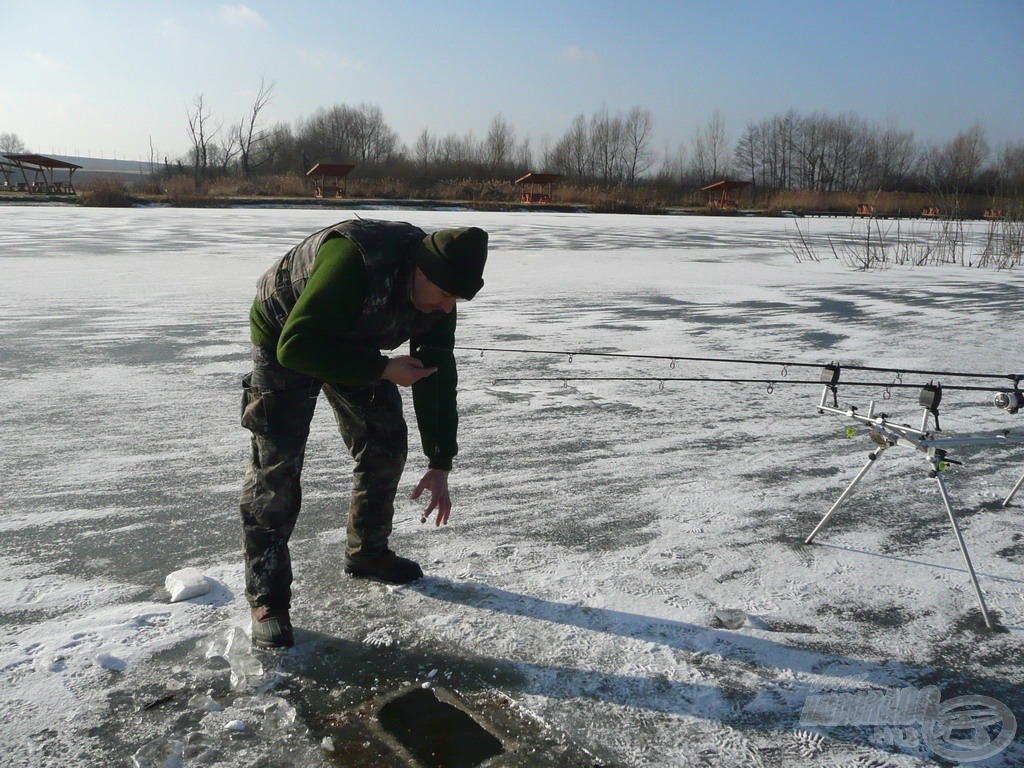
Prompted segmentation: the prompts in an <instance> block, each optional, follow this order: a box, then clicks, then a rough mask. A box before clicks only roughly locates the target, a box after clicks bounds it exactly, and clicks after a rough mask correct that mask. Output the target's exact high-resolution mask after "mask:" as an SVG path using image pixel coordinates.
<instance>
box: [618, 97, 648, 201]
mask: <svg viewBox="0 0 1024 768" xmlns="http://www.w3.org/2000/svg"><path fill="white" fill-rule="evenodd" d="M653 131H654V117H653V116H652V115H651V113H650V110H646V109H640V107H633V108H632V109H631V110H629V114H627V115H626V121H625V123H624V124H623V134H624V135H623V141H624V145H625V158H624V159H625V168H626V183H627V184H629V185H630V186H635V185H636V183H637V181H638V180H639V179H640V176H642V175H643V174H644V173H646V172H647V171H648V170H649V169H650V167H651V166H652V165H653V164H654V153H653V152H651V138H652V133H653Z"/></svg>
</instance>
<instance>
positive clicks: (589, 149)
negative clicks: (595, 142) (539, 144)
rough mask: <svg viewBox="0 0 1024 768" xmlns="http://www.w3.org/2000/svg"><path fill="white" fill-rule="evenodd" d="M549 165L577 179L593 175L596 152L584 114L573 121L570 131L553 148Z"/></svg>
mask: <svg viewBox="0 0 1024 768" xmlns="http://www.w3.org/2000/svg"><path fill="white" fill-rule="evenodd" d="M547 165H549V166H550V167H551V168H554V169H555V170H558V171H561V172H562V173H563V174H565V175H566V176H571V177H573V178H576V179H586V178H589V177H590V176H592V175H593V172H594V151H593V146H592V144H591V142H590V129H589V128H588V127H587V119H586V118H585V117H584V116H583V115H582V114H580V115H577V116H576V117H575V118H574V119H573V121H572V125H570V126H569V130H568V131H566V133H565V135H564V136H563V137H562V138H561V139H559V140H558V142H557V143H556V144H555V146H554V147H553V148H552V150H551V153H550V157H549V160H548V162H547Z"/></svg>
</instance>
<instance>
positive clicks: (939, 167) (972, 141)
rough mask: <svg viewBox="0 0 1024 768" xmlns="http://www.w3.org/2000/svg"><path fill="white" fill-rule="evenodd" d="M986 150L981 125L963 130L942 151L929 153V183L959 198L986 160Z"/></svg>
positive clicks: (939, 149) (987, 151)
mask: <svg viewBox="0 0 1024 768" xmlns="http://www.w3.org/2000/svg"><path fill="white" fill-rule="evenodd" d="M988 154H989V147H988V142H987V141H986V140H985V131H984V129H983V128H982V127H981V125H979V124H976V125H975V126H974V127H973V128H971V129H970V130H967V131H963V132H961V133H959V134H957V135H956V137H954V138H953V139H951V140H950V141H949V142H947V143H946V144H945V145H944V146H943V147H942V148H938V149H932V150H931V151H930V152H929V153H928V159H927V172H928V177H929V180H930V181H931V182H932V183H933V184H934V185H935V187H936V188H937V189H938V190H939V191H942V192H949V193H952V194H953V195H954V196H957V197H959V195H961V194H963V193H964V192H966V191H967V189H968V187H970V186H971V184H972V182H973V181H974V178H975V176H976V175H977V174H978V172H979V171H980V170H981V167H982V165H983V164H984V163H985V160H986V159H987V158H988Z"/></svg>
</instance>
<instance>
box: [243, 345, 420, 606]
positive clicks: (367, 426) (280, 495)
mask: <svg viewBox="0 0 1024 768" xmlns="http://www.w3.org/2000/svg"><path fill="white" fill-rule="evenodd" d="M252 355H253V371H252V373H251V374H248V375H246V376H245V377H243V379H242V426H243V427H245V428H246V429H248V430H249V432H251V433H252V439H251V447H250V453H249V464H248V468H247V469H246V473H245V482H244V484H243V487H242V496H241V504H240V507H241V514H242V535H243V544H244V555H245V592H246V598H247V599H248V600H249V603H250V605H252V606H253V607H256V606H260V605H274V606H281V607H288V606H289V603H290V599H291V582H292V567H291V557H290V555H289V552H288V540H289V538H290V537H291V534H292V531H293V530H294V528H295V522H296V520H297V519H298V516H299V507H300V505H301V503H302V488H301V475H302V465H303V461H304V459H305V453H306V440H307V438H308V437H309V425H310V422H311V420H312V418H313V412H314V410H315V408H316V402H317V398H318V396H319V394H320V392H321V391H323V393H324V396H325V397H326V399H327V402H328V403H329V404H330V406H331V408H332V409H333V410H334V415H335V417H336V419H337V422H338V429H339V431H340V432H341V436H342V438H343V439H344V441H345V445H346V446H348V450H349V452H350V453H351V454H352V457H353V458H354V459H355V468H354V471H353V476H352V502H351V505H350V507H349V513H348V541H347V544H348V546H347V550H348V554H349V555H352V556H358V555H360V554H371V553H376V552H380V551H382V550H386V549H387V545H388V537H389V536H390V535H391V528H392V520H393V518H394V514H395V506H394V502H395V494H396V493H397V491H398V482H399V480H400V479H401V476H402V470H403V469H404V467H405V459H406V453H407V450H408V432H407V428H406V424H405V418H404V417H403V415H402V397H401V395H400V394H399V393H398V387H396V386H395V385H394V384H392V383H391V382H388V381H376V382H374V383H372V384H367V385H364V386H354V387H343V386H338V385H335V384H329V383H326V382H322V381H319V380H317V379H312V378H310V377H309V376H305V375H303V374H301V373H297V372H295V371H291V370H289V369H287V368H284V367H282V366H281V365H280V364H279V363H278V362H277V360H276V359H275V358H274V355H273V353H270V352H267V351H266V350H264V349H261V348H259V347H254V348H253V353H252Z"/></svg>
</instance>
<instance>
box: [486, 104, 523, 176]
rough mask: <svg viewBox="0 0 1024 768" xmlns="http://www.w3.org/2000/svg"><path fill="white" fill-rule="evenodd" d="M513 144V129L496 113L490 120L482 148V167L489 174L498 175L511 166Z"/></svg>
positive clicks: (514, 134) (514, 141) (514, 135)
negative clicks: (483, 166)
mask: <svg viewBox="0 0 1024 768" xmlns="http://www.w3.org/2000/svg"><path fill="white" fill-rule="evenodd" d="M515 143H516V131H515V128H513V127H512V126H511V125H509V124H508V123H507V122H506V121H505V119H504V118H503V117H502V116H501V113H498V114H497V115H495V116H494V119H493V120H491V126H490V128H489V129H488V131H487V138H486V139H484V147H483V150H484V158H483V159H484V165H485V166H486V168H487V170H488V171H489V172H490V173H491V174H495V173H498V172H499V171H500V170H501V169H503V168H507V167H508V166H510V165H511V164H512V154H513V152H514V150H515Z"/></svg>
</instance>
